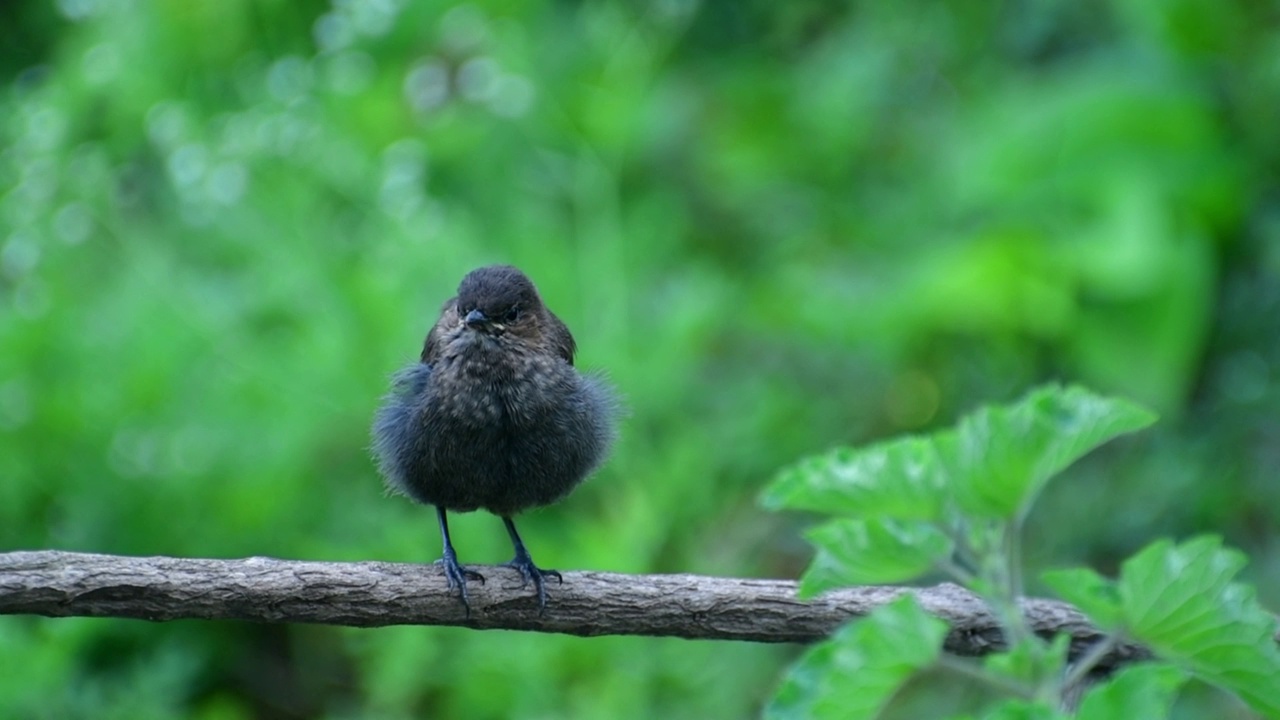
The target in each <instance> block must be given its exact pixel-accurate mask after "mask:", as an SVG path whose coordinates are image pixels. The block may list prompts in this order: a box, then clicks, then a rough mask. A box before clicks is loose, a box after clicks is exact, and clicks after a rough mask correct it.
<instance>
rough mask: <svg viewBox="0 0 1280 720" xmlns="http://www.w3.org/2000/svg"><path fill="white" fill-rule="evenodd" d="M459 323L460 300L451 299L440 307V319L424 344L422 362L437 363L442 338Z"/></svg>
mask: <svg viewBox="0 0 1280 720" xmlns="http://www.w3.org/2000/svg"><path fill="white" fill-rule="evenodd" d="M458 321H459V318H458V298H456V297H451V298H449V299H448V300H445V301H444V305H441V306H440V319H439V320H437V321H436V324H435V325H434V326H432V328H431V332H429V333H427V339H426V341H425V342H424V343H422V362H424V363H427V364H428V365H430V364H431V363H433V362H435V361H436V359H437V358H438V357H439V356H440V343H441V341H440V337H441V336H442V335H444V332H445V329H446V328H451V327H454V326H456V325H457V324H458Z"/></svg>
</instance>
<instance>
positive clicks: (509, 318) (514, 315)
mask: <svg viewBox="0 0 1280 720" xmlns="http://www.w3.org/2000/svg"><path fill="white" fill-rule="evenodd" d="M519 319H520V308H518V307H513V308H511V309H510V310H508V311H507V314H506V315H503V316H502V321H503V322H505V323H513V322H515V321H517V320H519Z"/></svg>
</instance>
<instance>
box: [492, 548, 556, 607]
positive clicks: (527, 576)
mask: <svg viewBox="0 0 1280 720" xmlns="http://www.w3.org/2000/svg"><path fill="white" fill-rule="evenodd" d="M506 566H507V567H511V568H515V569H516V570H519V571H520V587H521V588H525V587H528V586H529V583H530V582H532V583H533V585H534V587H536V588H537V589H538V614H539V615H542V614H544V613H545V612H546V610H547V588H546V583H545V581H544V579H545V578H549V577H553V578H555V579H556V582H557V583H560V584H564V578H563V577H561V576H560V573H559V572H557V571H555V570H543V569H542V568H540V567H538V566H537V565H534V564H533V558H531V557H529V556H528V555H527V554H526V555H524V556H523V557H522V556H520V555H516V557H515V559H513V560H512V561H511V562H509V563H507V564H506Z"/></svg>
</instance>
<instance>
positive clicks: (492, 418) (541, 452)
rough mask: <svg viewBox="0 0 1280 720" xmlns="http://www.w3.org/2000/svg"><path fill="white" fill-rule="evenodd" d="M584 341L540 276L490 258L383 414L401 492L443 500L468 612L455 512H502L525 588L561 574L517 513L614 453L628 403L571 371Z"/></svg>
mask: <svg viewBox="0 0 1280 720" xmlns="http://www.w3.org/2000/svg"><path fill="white" fill-rule="evenodd" d="M575 350H576V345H575V343H574V340H573V335H571V334H570V333H569V328H567V327H566V326H565V324H564V323H563V322H561V321H560V318H558V317H556V315H555V313H553V312H551V310H549V309H548V308H547V307H546V306H545V305H544V304H543V303H542V298H541V297H540V296H539V295H538V290H537V288H535V287H534V285H533V282H532V281H530V280H529V278H528V277H526V276H525V274H524V273H522V272H520V271H519V270H517V269H516V268H514V267H510V266H507V265H492V266H488V267H482V268H479V269H477V270H473V271H471V272H470V273H469V274H467V276H466V277H464V278H463V279H462V283H461V284H459V286H458V294H457V296H456V297H453V298H450V299H449V300H448V301H446V302H445V303H444V306H443V307H442V308H441V312H440V319H439V320H438V321H437V322H436V324H435V326H434V327H432V328H431V331H430V332H429V333H428V334H427V339H426V342H425V343H424V344H423V348H422V357H421V359H420V361H419V362H417V363H414V364H413V365H410V366H409V367H406V368H404V369H403V370H401V371H400V372H398V373H396V375H395V376H394V378H393V383H392V390H391V392H390V394H388V395H387V396H386V397H385V398H384V400H383V403H382V406H381V407H380V408H379V409H378V411H377V414H376V415H375V417H374V422H373V428H372V435H373V453H374V456H375V457H376V459H377V463H378V468H379V470H380V471H381V473H382V475H383V477H384V478H385V479H386V482H387V486H388V487H389V488H390V489H391V490H392V491H394V492H398V493H402V494H404V495H407V496H409V498H411V499H412V500H416V501H417V502H420V503H423V504H427V505H434V506H435V508H436V517H437V518H438V520H439V522H440V534H441V535H442V536H443V537H444V555H443V557H442V558H441V559H440V561H439V563H440V564H441V565H442V566H443V568H444V574H445V577H446V578H447V580H448V583H449V587H450V589H456V590H457V591H458V596H459V599H460V600H461V601H462V606H463V609H464V610H465V612H466V613H467V615H468V616H470V613H471V606H470V605H469V604H468V602H467V580H478V581H480V582H484V576H483V575H481V574H480V573H477V572H474V571H471V570H464V569H463V568H462V566H461V565H459V564H458V557H457V555H456V554H455V553H454V550H453V543H452V541H451V540H450V539H449V523H448V518H447V517H446V513H447V512H448V511H450V510H452V511H454V512H471V511H473V510H478V509H484V510H488V511H489V512H491V513H493V514H494V515H497V516H499V517H501V518H502V522H503V523H504V524H505V525H506V528H507V534H508V535H509V536H510V537H511V544H512V545H514V546H515V558H513V559H512V560H511V562H509V563H507V565H508V566H510V567H514V568H515V569H517V570H519V571H520V574H521V576H522V578H523V584H525V585H527V584H528V583H529V582H532V583H533V584H534V586H535V587H536V588H537V593H538V609H539V612H543V611H545V609H546V603H547V591H546V587H545V580H546V579H547V578H555V579H556V581H557V582H564V580H563V578H562V577H561V576H560V573H558V572H556V571H555V570H545V569H542V568H539V567H538V566H537V565H534V563H533V558H531V557H530V556H529V551H528V550H527V549H526V548H525V546H524V542H523V541H522V540H521V539H520V534H519V533H518V532H516V526H515V523H514V522H513V521H512V517H513V516H514V515H516V513H519V512H521V511H523V510H527V509H529V508H533V507H538V506H541V505H548V504H551V503H554V502H556V501H558V500H560V499H562V498H564V497H565V496H566V495H568V494H569V492H570V491H571V490H573V488H574V487H576V486H577V485H578V484H579V483H581V482H582V481H583V480H584V479H585V478H586V477H587V476H588V475H589V474H590V473H591V472H592V471H593V470H595V469H596V468H597V467H598V466H599V465H600V463H601V462H602V461H603V460H604V458H605V456H606V454H607V453H608V450H609V446H610V444H611V443H612V441H613V439H614V434H615V423H616V418H617V415H618V402H617V399H616V395H615V394H614V391H613V389H612V388H611V387H610V386H609V384H608V383H606V382H605V381H604V380H603V379H602V378H600V377H598V376H596V375H592V374H583V373H581V372H579V371H578V370H577V369H575V368H574V366H573V355H574V352H575Z"/></svg>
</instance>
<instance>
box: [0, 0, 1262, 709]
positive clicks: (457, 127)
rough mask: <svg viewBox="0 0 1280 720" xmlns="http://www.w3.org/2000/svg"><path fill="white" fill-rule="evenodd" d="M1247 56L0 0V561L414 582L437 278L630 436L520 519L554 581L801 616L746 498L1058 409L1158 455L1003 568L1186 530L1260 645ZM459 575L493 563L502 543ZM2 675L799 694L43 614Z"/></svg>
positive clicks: (780, 9) (768, 12)
mask: <svg viewBox="0 0 1280 720" xmlns="http://www.w3.org/2000/svg"><path fill="white" fill-rule="evenodd" d="M1276 21H1277V12H1276V9H1275V8H1274V6H1272V5H1270V4H1267V3H1243V2H1225V3H1222V2H1215V1H1214V0H1169V1H1167V2H1161V3H1150V2H1145V1H1144V0H1122V1H1120V2H1116V3H1101V2H1093V1H1086V2H1068V1H1067V0H1019V1H1017V2H1012V3H1001V4H981V3H971V4H941V3H931V2H907V3H897V4H885V3H854V2H851V3H821V2H815V1H813V0H802V1H800V2H790V3H766V2H761V1H759V0H754V1H749V2H745V3H737V2H727V1H717V2H706V3H698V2H694V1H692V0H657V1H655V2H649V3H623V2H591V3H576V2H565V1H563V0H562V1H559V2H553V1H551V0H542V1H539V0H531V1H529V2H523V3H513V2H501V1H500V0H494V1H492V2H475V3H470V4H463V5H457V6H451V5H445V4H437V3H408V2H405V1H404V0H336V1H335V2H334V3H333V4H332V5H329V4H325V3H291V2H285V1H284V0H270V1H257V2H254V1H252V0H220V1H219V2H214V3H189V2H182V1H181V0H157V1H156V2H149V3H145V2H141V1H140V0H57V2H55V3H37V2H30V1H28V2H16V3H7V4H5V5H4V6H3V7H0V22H2V23H3V25H4V27H5V28H6V32H5V33H2V34H0V35H3V36H4V37H3V39H2V40H0V70H2V71H3V73H4V75H3V78H4V90H3V94H2V96H0V349H2V350H3V352H0V548H3V549H12V548H38V547H57V548H67V549H79V550H92V551H101V552H119V553H138V554H153V553H154V554H173V555H192V556H242V555H251V554H259V555H274V556H280V557H299V558H308V559H332V560H352V559H371V558H375V559H384V560H402V561H427V560H431V559H434V558H435V557H436V555H437V553H438V549H439V548H438V537H437V536H436V530H435V527H434V522H433V521H432V519H431V517H430V512H429V511H428V510H426V509H424V508H421V507H414V506H411V505H409V504H408V503H406V502H404V501H402V500H400V499H393V498H386V497H384V496H383V494H382V490H381V488H380V486H379V481H378V479H377V478H376V476H375V473H374V471H373V469H372V467H371V465H370V462H369V460H368V457H367V453H366V450H365V445H366V431H367V424H368V419H369V416H370V414H371V412H372V410H373V408H374V406H375V405H376V402H377V399H378V397H379V395H380V394H381V393H382V392H383V391H384V389H385V387H386V377H387V375H388V374H389V373H390V372H391V371H392V370H393V369H395V368H396V367H397V366H398V365H399V364H401V363H403V362H405V361H407V360H409V359H411V358H413V357H414V356H415V355H416V351H417V349H418V345H419V343H420V342H421V339H422V336H423V335H424V333H425V331H426V329H427V327H428V326H429V324H430V323H431V321H432V320H433V316H434V313H435V311H436V309H437V307H438V304H439V302H440V301H441V300H443V299H444V298H445V297H447V296H448V295H449V293H450V292H451V291H452V289H453V288H454V286H455V285H456V283H457V281H458V279H459V278H460V277H461V276H462V274H463V273H465V272H466V271H467V270H469V269H471V268H472V267H474V266H476V265H478V264H482V263H487V262H511V263H514V264H516V265H519V266H521V267H522V268H523V269H525V270H526V271H527V272H528V273H529V274H530V275H531V276H532V277H533V278H534V279H535V280H536V281H537V282H538V284H539V287H540V288H541V289H542V290H543V294H544V295H545V297H546V298H547V300H548V302H549V303H550V304H551V306H552V307H553V308H555V309H556V311H557V312H558V313H559V314H560V315H561V316H562V317H563V318H565V320H566V321H567V322H568V324H569V325H570V327H572V328H573V330H574V332H575V334H576V335H577V337H578V340H579V342H580V345H581V348H582V351H581V355H580V364H581V365H583V366H584V367H599V368H604V369H606V370H607V371H608V372H609V374H610V375H611V377H612V378H613V380H614V381H615V382H616V383H617V384H618V386H619V387H620V388H621V389H622V391H623V392H624V393H625V394H626V395H627V397H628V403H629V406H630V409H631V417H630V419H629V421H628V422H627V424H626V425H625V427H624V429H623V439H622V442H621V443H620V445H619V447H618V449H617V452H616V454H615V456H614V458H613V460H612V461H611V462H610V464H609V465H608V466H607V467H606V468H605V469H604V470H603V471H602V472H601V473H600V474H599V475H598V477H597V478H596V479H595V480H593V481H592V482H590V483H588V484H587V485H585V486H584V487H583V488H582V489H581V490H579V491H578V492H577V493H576V494H575V495H574V496H573V497H572V498H571V499H570V500H568V501H567V502H565V503H564V504H562V505H560V506H558V507H556V508H553V509H548V510H545V511H542V512H539V513H534V514H531V515H530V516H529V517H528V518H526V519H525V520H524V521H522V523H521V527H522V529H523V530H524V531H525V535H526V539H527V540H528V541H529V543H530V545H531V549H532V550H533V552H534V553H535V555H536V556H537V557H538V558H539V560H540V561H543V562H546V563H547V564H548V565H550V566H552V567H560V568H598V569H609V570H616V571H628V572H642V571H658V572H663V571H668V572H669V571H688V572H705V573H716V574H726V575H761V576H794V575H797V574H798V572H799V570H800V569H801V568H802V567H803V565H804V564H805V562H806V561H807V556H806V551H805V550H804V548H803V545H802V544H801V543H800V542H799V539H798V533H797V531H796V530H797V528H798V527H799V525H800V523H801V521H800V520H798V519H795V520H794V521H793V520H788V519H786V518H782V519H779V518H774V517H770V516H768V515H767V514H765V513H763V512H762V511H760V510H758V509H756V508H755V507H754V506H753V498H754V497H755V496H756V494H757V492H758V490H759V488H760V487H761V486H762V485H763V483H764V481H765V480H766V479H767V478H768V477H769V476H770V475H771V474H772V472H773V471H774V470H775V469H776V468H778V467H780V466H782V465H784V464H786V463H788V462H790V461H792V460H794V459H795V458H797V457H800V456H801V455H804V454H807V453H812V452H815V451H820V450H822V449H824V448H827V447H829V446H831V445H834V444H859V443H863V442H866V441H869V440H873V439H876V438H880V437H884V436H887V435H890V434H894V433H898V432H902V431H906V430H917V429H926V428H931V427H936V426H939V425H942V424H945V423H947V422H949V421H951V420H953V419H954V418H955V417H957V416H958V415H959V414H960V413H961V412H962V411H964V410H966V409H968V408H970V407H972V406H973V405H975V404H977V403H978V402H979V401H998V400H1002V399H1006V398H1009V397H1012V396H1014V395H1016V394H1020V393H1021V391H1022V390H1023V389H1024V388H1025V387H1026V386H1028V385H1030V384H1032V383H1033V382H1036V381H1039V380H1041V379H1044V378H1053V377H1059V378H1064V379H1069V380H1073V381H1080V382H1084V383H1086V384H1088V385H1091V386H1093V387H1095V388H1097V389H1099V390H1102V391H1104V392H1108V393H1115V394H1122V395H1126V396H1130V397H1134V398H1136V399H1138V400H1141V401H1143V402H1145V403H1146V404H1148V405H1151V406H1153V407H1155V408H1157V409H1158V410H1159V411H1160V412H1161V414H1162V415H1163V416H1164V417H1166V418H1169V420H1167V421H1166V422H1165V423H1162V425H1161V426H1160V428H1159V429H1158V430H1157V431H1155V432H1152V433H1148V436H1149V437H1148V438H1147V439H1144V440H1142V441H1139V442H1140V443H1142V445H1141V446H1140V447H1138V445H1137V444H1136V443H1127V444H1123V445H1121V446H1119V447H1117V448H1115V449H1114V450H1112V451H1110V452H1105V453H1100V454H1099V455H1098V457H1095V458H1091V459H1089V460H1088V461H1086V462H1085V463H1083V464H1082V466H1081V467H1080V468H1078V469H1076V470H1073V471H1072V473H1070V480H1069V481H1066V482H1061V483H1058V484H1056V485H1055V486H1053V487H1051V488H1050V490H1049V491H1048V493H1047V495H1046V497H1045V499H1044V500H1043V502H1042V503H1041V504H1040V505H1039V507H1038V508H1037V510H1036V511H1035V512H1034V513H1033V514H1032V516H1031V517H1030V518H1029V519H1028V523H1029V528H1030V538H1029V542H1028V552H1029V553H1030V555H1031V556H1032V557H1031V564H1033V565H1035V564H1037V563H1042V562H1044V561H1047V560H1053V561H1055V562H1059V561H1060V562H1064V563H1066V562H1070V563H1077V562H1079V563H1087V564H1092V565H1094V566H1097V567H1099V568H1100V569H1102V570H1111V569H1114V564H1115V563H1116V562H1117V560H1118V558H1120V557H1123V556H1125V555H1127V554H1130V553H1131V552H1132V551H1133V550H1135V549H1136V548H1138V547H1140V546H1142V545H1145V544H1146V541H1147V540H1148V539H1150V538H1151V537H1153V536H1155V535H1158V534H1175V535H1184V534H1189V533H1191V532H1198V531H1213V532H1218V533H1221V534H1223V535H1225V536H1226V538H1227V541H1228V542H1229V543H1230V544H1232V545H1235V546H1237V547H1242V548H1244V549H1245V550H1246V552H1248V553H1249V554H1250V555H1251V557H1252V559H1253V561H1252V562H1251V563H1250V566H1249V568H1250V569H1249V570H1248V571H1246V572H1247V574H1250V575H1249V579H1250V580H1251V581H1253V582H1255V583H1256V584H1258V586H1259V588H1260V597H1261V598H1262V600H1263V602H1264V604H1265V603H1267V601H1268V600H1271V604H1272V605H1273V606H1274V599H1275V598H1276V597H1277V593H1280V552H1278V551H1277V550H1276V548H1277V544H1276V524H1277V513H1276V510H1275V508H1276V507H1280V485H1277V484H1276V483H1275V481H1274V480H1275V477H1276V471H1277V468H1280V450H1278V449H1280V391H1278V390H1277V387H1278V386H1277V382H1276V378H1277V373H1278V372H1280V370H1278V368H1280V365H1278V364H1277V363H1278V362H1280V200H1278V198H1280V192H1278V190H1280V189H1278V188H1277V182H1276V178H1277V177H1280V172H1278V171H1280V134H1277V133H1276V132H1275V108H1276V107H1277V104H1278V102H1277V101H1278V99H1280V34H1277V33H1276V32H1275V27H1276ZM1135 448H1137V449H1140V450H1141V451H1140V452H1138V451H1135ZM453 531H454V536H455V541H456V543H457V545H458V548H459V552H460V553H461V554H462V556H463V559H464V561H468V562H498V561H502V560H505V559H507V558H506V555H507V553H508V548H507V547H506V540H505V538H504V536H503V533H502V532H501V530H500V526H499V524H498V522H497V520H495V519H493V518H489V517H485V516H483V515H472V516H464V517H459V518H458V519H457V520H456V521H455V522H454V524H453ZM1033 589H1034V588H1033ZM552 601H553V602H554V595H553V598H552ZM0 647H3V652H0V714H3V715H5V716H13V717H34V718H44V717H49V718H54V717H56V718H68V717H72V718H74V717H93V718H103V717H105V718H111V717H122V718H124V717H127V718H139V717H157V718H160V717H196V718H207V719H209V720H224V719H226V720H230V719H232V718H248V717H263V718H272V717H281V718H283V717H290V718H292V717H308V718H309V717H317V718H318V717H325V718H343V717H382V718H398V717H453V716H459V715H464V714H465V715H466V716H469V717H478V718H485V717H495V718H496V717H538V716H552V715H554V716H571V717H637V718H638V717H658V716H664V717H742V716H748V715H751V714H753V713H755V712H757V711H758V708H759V707H760V706H761V704H762V703H763V702H764V700H765V698H767V697H768V696H769V695H770V694H771V692H772V690H773V688H774V687H775V686H776V683H777V677H778V674H779V671H780V668H781V666H782V663H783V662H785V661H786V660H787V659H789V658H791V657H793V656H794V654H795V652H796V649H794V648H774V647H760V646H753V645H746V644H722V643H688V642H683V641H676V640H655V639H644V638H596V639H580V638H568V637H556V636H546V635H535V634H510V633H477V632H473V631H466V630H460V629H439V628H398V629H385V630H376V631H354V630H339V629H333V628H312V627H272V626H247V625H246V626H237V625H226V624H220V625H214V624H207V623H175V624H169V625H163V626H152V625H146V624H142V623H131V622H122V621H121V622H116V621H104V620H56V621H45V620H38V619H33V618H0ZM1200 702H1201V703H1202V704H1201V705H1199V706H1197V707H1199V708H1201V710H1194V709H1193V710H1188V712H1207V711H1205V710H1203V708H1204V707H1207V706H1214V707H1217V706H1216V705H1214V703H1219V704H1220V703H1221V702H1222V699H1221V698H1220V697H1217V696H1215V695H1212V694H1205V695H1204V696H1203V699H1202V700H1201V701H1200ZM1188 716H1189V717H1194V716H1196V715H1194V714H1192V715H1188Z"/></svg>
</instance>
